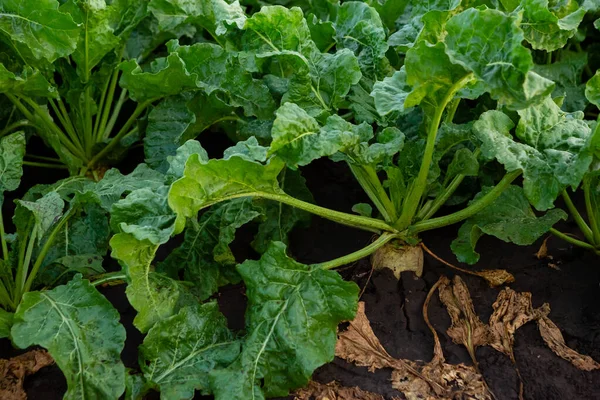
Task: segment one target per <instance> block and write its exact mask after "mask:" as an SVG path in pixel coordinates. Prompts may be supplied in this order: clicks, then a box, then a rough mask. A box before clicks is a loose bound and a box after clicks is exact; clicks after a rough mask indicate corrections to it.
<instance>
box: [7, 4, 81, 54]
mask: <svg viewBox="0 0 600 400" xmlns="http://www.w3.org/2000/svg"><path fill="white" fill-rule="evenodd" d="M79 31H80V27H79V26H78V25H77V24H76V23H75V22H74V21H73V19H72V18H71V16H70V15H69V14H65V13H63V12H61V11H59V2H58V1H56V0H5V1H3V2H2V3H1V4H0V32H2V33H3V34H4V35H5V36H4V35H3V36H4V38H3V39H4V40H6V41H7V43H9V44H10V45H12V46H14V47H15V48H16V49H17V51H18V50H19V49H20V48H25V49H28V50H29V51H30V52H31V54H32V55H33V57H34V58H35V59H36V60H40V59H46V60H47V61H49V62H54V61H55V60H56V59H58V58H61V57H65V56H67V55H69V54H71V53H72V52H73V51H74V50H75V46H76V44H77V38H78V37H79Z"/></svg>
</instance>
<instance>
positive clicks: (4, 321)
mask: <svg viewBox="0 0 600 400" xmlns="http://www.w3.org/2000/svg"><path fill="white" fill-rule="evenodd" d="M13 318H14V313H11V312H8V311H4V310H3V309H2V308H0V339H1V338H9V337H10V329H11V327H12V325H13Z"/></svg>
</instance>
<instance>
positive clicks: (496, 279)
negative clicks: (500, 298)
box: [419, 243, 515, 287]
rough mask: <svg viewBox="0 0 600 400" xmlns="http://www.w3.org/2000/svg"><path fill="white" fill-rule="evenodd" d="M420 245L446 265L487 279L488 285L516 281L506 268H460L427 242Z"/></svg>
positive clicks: (494, 285) (495, 285) (493, 285)
mask: <svg viewBox="0 0 600 400" xmlns="http://www.w3.org/2000/svg"><path fill="white" fill-rule="evenodd" d="M419 246H420V247H421V248H422V249H423V250H425V251H426V252H427V254H429V255H430V256H431V257H433V258H435V259H436V260H437V261H439V262H441V263H442V264H444V265H445V266H447V267H450V268H452V269H455V270H457V271H460V272H463V273H465V274H469V275H473V276H478V277H480V278H483V279H485V280H486V281H487V283H488V285H490V286H491V287H498V286H502V285H506V284H508V283H513V282H514V281H515V277H514V276H513V274H511V273H510V272H508V271H507V270H505V269H484V270H482V271H472V270H469V269H464V268H460V267H457V266H456V265H454V264H452V263H449V262H448V261H446V260H444V259H443V258H441V257H440V256H438V255H437V254H435V253H434V252H433V251H431V250H430V249H429V248H428V247H427V246H425V243H421V244H420V245H419Z"/></svg>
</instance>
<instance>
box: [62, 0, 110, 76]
mask: <svg viewBox="0 0 600 400" xmlns="http://www.w3.org/2000/svg"><path fill="white" fill-rule="evenodd" d="M62 10H63V11H68V12H69V13H70V14H71V17H73V20H74V21H75V22H76V23H77V24H79V25H80V26H81V33H80V34H79V38H78V41H77V48H76V49H75V51H74V52H73V54H72V55H71V57H72V58H73V60H74V61H75V63H76V64H77V72H78V74H79V76H80V77H81V78H82V80H83V81H84V82H87V80H88V79H89V77H90V74H91V71H92V69H93V68H94V67H95V66H96V65H98V63H99V62H100V60H102V58H103V57H104V56H105V55H106V54H108V52H109V51H111V50H112V49H114V48H115V47H117V46H118V44H119V42H120V39H119V38H118V37H117V36H116V35H115V34H114V29H113V27H112V26H111V25H112V24H111V22H112V21H111V20H112V18H113V13H114V11H113V9H112V6H111V5H109V4H106V2H105V0H96V1H89V0H88V1H81V0H79V1H77V0H74V1H72V2H68V3H67V4H66V5H65V7H63V8H62Z"/></svg>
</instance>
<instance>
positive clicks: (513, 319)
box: [489, 288, 550, 363]
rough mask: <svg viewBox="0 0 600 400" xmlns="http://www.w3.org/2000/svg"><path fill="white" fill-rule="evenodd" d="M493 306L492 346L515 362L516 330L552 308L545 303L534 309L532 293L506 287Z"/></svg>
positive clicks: (491, 320) (491, 318) (491, 319)
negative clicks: (519, 291) (518, 291)
mask: <svg viewBox="0 0 600 400" xmlns="http://www.w3.org/2000/svg"><path fill="white" fill-rule="evenodd" d="M493 308H494V312H493V313H492V316H491V317H490V321H489V327H490V333H491V341H490V346H492V347H493V348H494V349H496V350H497V351H499V352H501V353H504V354H506V355H507V356H509V357H510V359H511V360H512V362H513V363H514V362H515V357H514V353H513V346H514V344H515V336H514V335H515V332H516V331H517V329H519V328H520V327H522V326H523V325H525V324H526V323H528V322H529V321H533V320H535V319H538V318H540V317H541V316H542V315H548V313H549V312H550V308H549V306H548V304H544V305H543V306H542V307H540V308H539V309H534V308H533V306H532V304H531V293H528V292H523V293H517V292H515V291H514V290H512V289H510V288H505V289H504V290H502V291H501V292H500V293H499V294H498V297H497V298H496V301H495V302H494V304H493Z"/></svg>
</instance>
